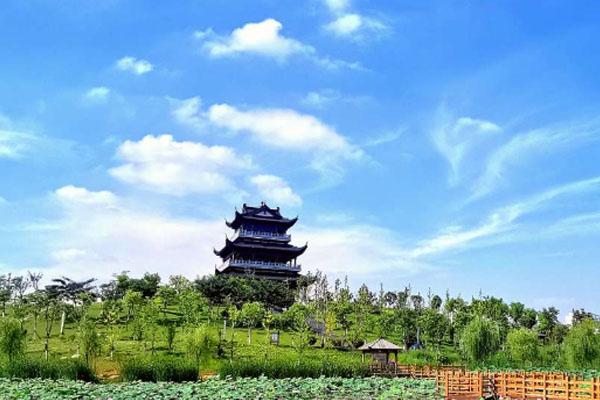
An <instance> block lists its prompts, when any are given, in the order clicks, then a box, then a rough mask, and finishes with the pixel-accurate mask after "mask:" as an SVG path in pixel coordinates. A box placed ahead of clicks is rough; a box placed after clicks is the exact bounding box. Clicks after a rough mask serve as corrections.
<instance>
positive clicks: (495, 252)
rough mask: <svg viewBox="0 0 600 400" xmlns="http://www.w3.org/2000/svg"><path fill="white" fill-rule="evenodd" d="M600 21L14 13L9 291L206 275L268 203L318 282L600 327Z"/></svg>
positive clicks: (347, 12) (4, 266) (277, 4)
mask: <svg viewBox="0 0 600 400" xmlns="http://www.w3.org/2000/svg"><path fill="white" fill-rule="evenodd" d="M599 11H600V6H599V5H597V4H596V3H595V2H580V3H578V4H576V5H575V4H573V3H572V2H547V3H545V4H544V5H543V6H540V5H537V4H536V5H533V4H525V3H523V2H518V1H514V2H502V3H492V2H488V3H481V4H477V3H472V2H466V3H459V2H447V1H440V2H384V1H379V2H377V1H366V0H364V1H360V0H354V1H349V0H346V1H345V0H307V1H254V2H242V1H240V2H234V1H231V2H222V1H202V2H198V1H178V2H147V1H119V0H110V1H95V0H85V1H69V0H62V1H58V2H56V1H52V2H51V1H41V0H37V1H29V2H22V1H16V0H15V1H10V0H9V1H8V2H5V3H4V4H3V10H2V12H1V13H0V44H1V46H0V59H1V60H2V62H1V63H0V178H1V180H0V198H1V200H0V221H1V224H0V271H2V272H8V271H17V272H18V271H24V270H27V269H36V270H41V271H44V272H45V274H46V276H47V277H48V278H50V277H53V276H55V275H59V274H67V275H70V276H74V277H87V276H97V277H100V278H107V277H110V275H111V274H112V273H114V272H118V271H121V270H130V271H132V273H134V274H140V273H143V272H144V271H158V272H160V273H161V274H162V275H163V276H165V277H166V276H167V275H169V274H174V273H182V274H185V275H187V276H189V277H193V276H195V275H198V274H201V275H202V274H207V273H211V272H212V270H213V268H214V265H215V263H217V262H218V260H217V259H216V258H215V257H214V255H213V254H212V252H211V249H212V247H213V246H214V247H219V246H220V245H221V244H222V242H223V240H224V237H225V234H226V233H227V232H226V228H225V225H224V223H223V222H224V219H225V218H230V217H231V216H232V214H233V210H234V207H235V206H236V205H237V206H238V207H239V206H240V205H241V204H242V203H243V202H248V203H258V202H260V201H262V200H264V201H267V202H268V203H269V204H271V205H280V206H281V207H282V209H283V211H284V213H286V214H288V215H292V216H293V215H296V214H299V215H300V220H301V223H300V224H298V226H297V227H295V228H294V232H293V233H294V240H295V242H296V243H299V244H302V243H304V242H305V241H308V242H309V250H308V251H307V253H306V254H305V255H304V256H303V260H302V263H303V266H304V268H305V270H308V269H312V270H314V269H317V268H319V269H321V270H323V271H325V272H326V273H328V274H329V275H330V276H331V277H332V278H334V277H338V276H343V275H344V274H345V273H347V274H348V275H349V276H350V281H351V282H352V284H353V285H355V286H357V285H359V284H360V283H362V282H366V283H368V284H369V285H371V286H372V287H373V288H374V289H375V288H378V287H379V284H380V282H382V283H383V284H384V288H387V289H401V288H402V287H403V286H404V285H407V284H411V285H412V286H413V287H414V288H415V290H417V291H421V292H426V291H427V290H428V288H431V289H432V290H434V291H437V292H442V293H443V292H444V291H445V290H446V289H449V290H450V292H451V293H452V294H461V295H463V296H464V297H467V298H468V297H470V296H472V295H477V294H478V293H479V292H480V290H481V291H482V292H483V293H485V294H492V295H497V296H500V297H503V298H505V299H507V300H509V301H511V300H521V301H524V302H527V303H528V304H530V305H533V306H535V307H536V308H540V307H544V306H548V305H556V306H557V307H559V308H560V309H561V310H562V311H563V312H567V311H568V310H570V309H571V308H573V307H575V308H578V307H585V308H588V309H591V310H592V311H595V312H600V309H598V303H599V301H600V290H598V281H599V280H600V279H599V278H600V272H598V259H600V249H599V247H598V245H597V243H598V240H599V239H600V209H599V208H598V204H600V203H599V200H600V168H599V162H598V160H599V155H600V143H599V140H600V117H599V116H598V108H599V107H598V106H599V104H600V90H599V89H600V78H598V74H597V71H598V70H599V69H600V56H599V54H600V51H599V50H600V44H599V41H598V37H599V34H600V24H598V17H597V16H598V15H599V14H598V12H599Z"/></svg>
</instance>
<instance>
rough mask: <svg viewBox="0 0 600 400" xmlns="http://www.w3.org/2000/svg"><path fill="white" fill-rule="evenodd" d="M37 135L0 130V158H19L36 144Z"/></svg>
mask: <svg viewBox="0 0 600 400" xmlns="http://www.w3.org/2000/svg"><path fill="white" fill-rule="evenodd" d="M36 142H37V137H36V136H35V135H31V134H28V133H23V132H16V131H9V130H0V158H10V159H19V158H22V157H24V156H25V154H27V153H29V152H30V151H31V149H32V148H33V147H34V146H35V145H36Z"/></svg>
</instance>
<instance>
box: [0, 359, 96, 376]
mask: <svg viewBox="0 0 600 400" xmlns="http://www.w3.org/2000/svg"><path fill="white" fill-rule="evenodd" d="M0 374H1V375H2V376H4V377H7V378H21V379H36V378H39V379H54V380H56V379H68V380H82V381H87V382H96V381H97V378H96V376H95V374H94V371H93V370H92V368H90V366H89V365H88V364H87V363H85V362H84V361H83V360H80V359H64V360H63V359H49V360H44V359H41V358H33V357H31V358H30V357H21V358H17V359H14V360H13V361H10V362H8V363H5V365H2V371H1V372H0Z"/></svg>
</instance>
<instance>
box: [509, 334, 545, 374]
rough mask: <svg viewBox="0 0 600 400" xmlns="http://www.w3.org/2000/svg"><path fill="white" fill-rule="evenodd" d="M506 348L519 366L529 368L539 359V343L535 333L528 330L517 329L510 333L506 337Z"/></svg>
mask: <svg viewBox="0 0 600 400" xmlns="http://www.w3.org/2000/svg"><path fill="white" fill-rule="evenodd" d="M506 348H507V350H508V354H509V355H510V357H511V358H512V359H513V360H514V361H516V362H517V363H519V366H526V367H531V366H533V365H534V363H535V362H536V361H537V360H538V359H539V348H540V341H539V339H538V335H537V333H536V332H534V331H532V330H530V329H526V328H519V329H513V330H512V331H510V332H509V333H508V335H507V337H506Z"/></svg>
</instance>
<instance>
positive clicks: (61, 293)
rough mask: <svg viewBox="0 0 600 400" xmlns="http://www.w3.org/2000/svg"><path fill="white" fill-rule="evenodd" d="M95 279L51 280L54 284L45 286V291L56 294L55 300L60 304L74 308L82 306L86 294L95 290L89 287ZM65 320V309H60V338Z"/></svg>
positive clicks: (64, 278)
mask: <svg viewBox="0 0 600 400" xmlns="http://www.w3.org/2000/svg"><path fill="white" fill-rule="evenodd" d="M94 281H95V279H88V280H85V281H81V282H76V281H74V280H73V279H70V278H67V277H64V276H63V277H62V278H57V279H52V282H54V284H52V285H49V286H46V288H47V289H49V290H51V291H52V292H53V293H55V294H56V298H57V300H59V301H60V302H63V303H64V302H65V301H67V302H70V303H72V304H73V305H74V306H75V308H77V306H78V305H83V304H84V303H85V301H86V300H85V299H86V296H85V295H86V294H90V293H91V291H92V290H93V289H94V288H95V287H94V286H91V283H92V282H94ZM88 299H89V298H88ZM65 319H66V308H65V307H64V304H63V307H62V316H61V319H60V335H61V336H62V335H63V334H64V331H65Z"/></svg>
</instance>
